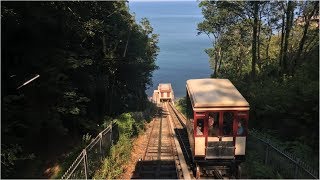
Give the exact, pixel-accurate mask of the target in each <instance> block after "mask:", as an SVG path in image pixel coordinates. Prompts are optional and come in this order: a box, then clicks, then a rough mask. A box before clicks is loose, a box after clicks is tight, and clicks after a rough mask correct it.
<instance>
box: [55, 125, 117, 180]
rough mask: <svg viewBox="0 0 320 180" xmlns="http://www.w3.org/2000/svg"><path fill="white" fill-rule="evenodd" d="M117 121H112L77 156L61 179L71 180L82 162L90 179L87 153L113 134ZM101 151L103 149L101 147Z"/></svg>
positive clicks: (86, 176)
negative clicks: (109, 134) (107, 135)
mask: <svg viewBox="0 0 320 180" xmlns="http://www.w3.org/2000/svg"><path fill="white" fill-rule="evenodd" d="M114 123H115V121H112V122H111V123H110V125H109V126H108V127H107V128H105V129H104V130H103V131H101V132H100V133H99V134H98V135H97V136H96V137H95V138H94V139H93V140H92V141H91V142H90V144H88V145H87V146H86V147H85V148H84V149H83V150H82V151H81V153H80V154H79V155H78V156H77V158H76V159H75V161H73V163H72V164H71V166H70V167H69V168H68V170H67V171H66V172H65V173H64V174H63V176H62V177H61V179H69V178H70V177H71V175H72V174H73V173H74V171H75V170H76V169H77V168H78V166H79V165H80V163H81V162H83V163H84V170H85V179H87V178H88V160H87V153H88V152H90V150H91V149H92V148H93V147H94V146H95V145H96V144H97V143H98V142H100V145H101V141H102V137H103V136H104V135H106V134H107V133H109V132H112V127H113V124H114ZM110 140H111V143H112V141H113V138H111V139H110ZM100 150H101V147H100Z"/></svg>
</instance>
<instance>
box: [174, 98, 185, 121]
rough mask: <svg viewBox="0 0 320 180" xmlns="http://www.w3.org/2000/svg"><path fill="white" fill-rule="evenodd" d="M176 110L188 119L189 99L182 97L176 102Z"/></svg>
mask: <svg viewBox="0 0 320 180" xmlns="http://www.w3.org/2000/svg"><path fill="white" fill-rule="evenodd" d="M175 106H176V108H177V109H178V110H179V111H180V112H181V113H182V114H184V116H185V117H187V98H186V97H182V98H179V99H177V100H176V103H175Z"/></svg>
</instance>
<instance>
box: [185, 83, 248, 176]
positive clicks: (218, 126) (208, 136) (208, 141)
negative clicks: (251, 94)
mask: <svg viewBox="0 0 320 180" xmlns="http://www.w3.org/2000/svg"><path fill="white" fill-rule="evenodd" d="M186 89H187V123H186V126H187V131H188V137H189V142H190V146H191V151H192V156H193V157H192V160H193V163H194V165H195V166H194V167H195V168H194V173H195V175H196V176H200V174H201V173H207V174H211V173H212V172H213V171H212V170H213V169H215V170H217V169H218V170H219V172H220V173H221V174H232V175H234V177H240V174H241V169H240V166H239V165H240V163H241V162H243V161H245V153H246V138H247V133H248V118H249V103H248V102H247V101H246V100H245V98H244V97H243V96H242V95H241V94H240V92H239V91H238V90H237V89H236V88H235V86H234V85H233V84H232V83H231V82H230V81H229V80H228V79H190V80H188V81H187V85H186Z"/></svg>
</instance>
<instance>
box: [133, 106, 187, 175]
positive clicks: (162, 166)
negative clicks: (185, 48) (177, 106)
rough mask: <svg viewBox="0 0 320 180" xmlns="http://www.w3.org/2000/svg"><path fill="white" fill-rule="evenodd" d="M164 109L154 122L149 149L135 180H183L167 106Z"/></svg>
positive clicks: (138, 166) (140, 164)
mask: <svg viewBox="0 0 320 180" xmlns="http://www.w3.org/2000/svg"><path fill="white" fill-rule="evenodd" d="M162 109H163V110H164V111H162V112H160V114H159V116H158V118H156V119H155V120H154V121H153V125H152V129H151V132H150V135H149V139H148V143H147V148H146V151H145V154H144V156H143V158H142V160H141V161H139V162H138V165H137V170H136V171H135V172H134V175H133V178H134V179H135V178H138V179H145V178H146V179H154V178H155V179H163V178H164V179H183V173H182V170H181V165H180V160H179V157H178V153H177V148H176V145H175V143H174V139H173V132H172V129H171V125H170V122H169V121H170V119H169V116H168V115H169V114H168V112H167V111H165V104H162Z"/></svg>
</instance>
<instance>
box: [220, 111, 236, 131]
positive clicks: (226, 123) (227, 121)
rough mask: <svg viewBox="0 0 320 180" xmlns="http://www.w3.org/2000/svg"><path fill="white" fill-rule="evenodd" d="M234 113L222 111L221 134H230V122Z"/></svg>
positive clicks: (231, 122)
mask: <svg viewBox="0 0 320 180" xmlns="http://www.w3.org/2000/svg"><path fill="white" fill-rule="evenodd" d="M233 119H234V114H233V112H224V113H223V135H227V136H230V135H232V129H233V128H232V124H233Z"/></svg>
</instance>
